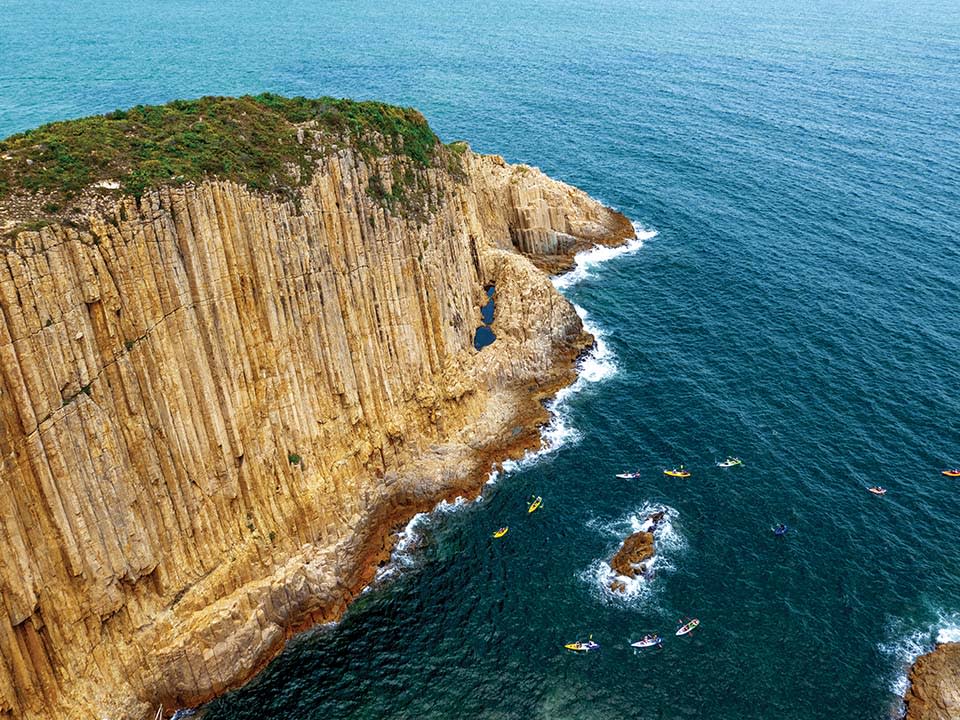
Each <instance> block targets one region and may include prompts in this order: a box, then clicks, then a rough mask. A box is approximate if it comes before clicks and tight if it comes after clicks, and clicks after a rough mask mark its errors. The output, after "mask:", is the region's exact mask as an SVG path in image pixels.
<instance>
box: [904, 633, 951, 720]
mask: <svg viewBox="0 0 960 720" xmlns="http://www.w3.org/2000/svg"><path fill="white" fill-rule="evenodd" d="M904 702H905V704H906V716H905V718H906V720H957V718H960V643H941V644H939V645H937V646H936V648H934V649H933V650H932V651H931V652H929V653H927V654H925V655H921V656H920V657H919V658H917V659H916V661H915V662H914V664H913V667H912V668H911V669H910V686H909V688H908V689H907V693H906V695H905V696H904Z"/></svg>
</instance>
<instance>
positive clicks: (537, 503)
mask: <svg viewBox="0 0 960 720" xmlns="http://www.w3.org/2000/svg"><path fill="white" fill-rule="evenodd" d="M542 504H543V498H542V497H540V496H539V495H537V499H536V500H534V501H533V502H532V503H530V507H528V508H527V512H528V513H532V512H533V511H534V510H536V509H537V508H539V507H540V505H542Z"/></svg>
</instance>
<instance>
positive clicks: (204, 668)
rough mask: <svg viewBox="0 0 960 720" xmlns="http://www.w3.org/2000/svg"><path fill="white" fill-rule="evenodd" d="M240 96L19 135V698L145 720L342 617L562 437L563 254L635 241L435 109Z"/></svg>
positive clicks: (15, 320) (11, 468)
mask: <svg viewBox="0 0 960 720" xmlns="http://www.w3.org/2000/svg"><path fill="white" fill-rule="evenodd" d="M215 100H217V102H211V103H208V104H207V105H203V104H202V103H203V102H204V101H197V103H199V104H196V105H191V104H183V105H182V107H181V108H177V107H174V110H173V111H170V110H168V108H170V107H171V106H166V108H160V109H159V111H157V112H155V110H157V109H153V108H137V109H135V111H130V113H123V114H122V115H121V114H115V115H113V116H107V117H106V118H96V119H92V120H95V122H92V121H90V122H88V121H75V123H74V124H71V123H61V124H58V125H57V126H50V127H49V128H41V129H39V130H38V131H35V132H34V133H32V134H30V133H28V134H25V135H24V136H17V137H14V138H10V139H8V140H7V141H4V142H3V143H2V144H0V231H2V232H3V237H0V250H2V254H3V259H2V261H0V310H2V321H0V543H2V552H0V589H2V596H3V608H2V616H0V651H2V652H0V655H2V662H0V716H3V715H6V716H12V717H17V718H26V719H29V720H33V719H34V718H73V717H97V718H107V717H108V718H112V719H118V718H143V717H152V715H153V712H154V711H155V709H156V707H157V706H158V705H160V704H163V705H164V706H165V707H167V708H173V707H178V706H188V705H193V704H196V703H198V702H201V701H204V700H206V699H209V698H210V697H212V696H214V695H216V694H218V693H221V692H223V691H224V690H226V689H228V688H230V687H233V686H236V685H237V684H239V683H242V682H243V681H244V680H246V679H247V678H249V677H250V676H251V675H252V674H253V673H255V672H256V671H257V670H258V669H259V668H260V667H262V665H263V664H264V663H265V662H266V661H268V660H269V659H270V658H271V657H272V656H273V655H274V654H275V653H276V652H278V650H279V649H280V648H281V647H282V645H283V643H284V641H285V639H286V638H287V637H289V636H290V635H291V634H292V633H294V632H296V631H297V630H298V629H301V628H303V627H306V626H308V625H310V624H313V623H317V622H323V621H329V620H332V619H335V618H337V617H338V616H339V614H340V613H341V612H342V611H343V609H344V608H345V606H346V604H347V603H348V602H349V601H350V600H351V599H352V598H353V597H354V596H355V595H356V593H357V592H359V590H360V589H361V588H362V587H363V586H364V585H365V584H366V583H368V582H369V581H370V579H371V578H372V576H373V574H374V572H375V569H376V565H377V563H378V562H381V561H382V560H383V559H384V558H385V557H386V556H387V554H388V553H389V550H390V545H391V542H392V540H391V531H392V530H393V529H395V528H396V527H397V525H398V523H402V522H403V521H405V520H406V519H407V518H409V517H410V516H411V515H413V514H414V513H415V512H418V511H421V510H425V509H428V508H430V507H432V506H433V505H434V504H435V503H436V502H438V501H439V500H440V499H443V498H450V497H452V496H454V495H457V494H461V493H469V492H476V490H477V488H478V487H479V485H480V484H481V482H482V479H483V477H484V476H485V475H486V473H487V472H488V471H489V469H490V467H491V464H492V463H494V462H495V461H497V460H500V459H503V458H505V457H508V456H511V455H516V454H517V453H520V452H522V451H523V450H524V449H525V448H527V447H529V446H530V445H531V444H535V443H536V442H537V433H536V427H537V425H538V423H542V422H543V421H544V419H545V411H544V410H543V407H542V401H543V400H544V399H545V398H546V397H548V396H549V395H550V394H552V393H553V392H555V390H556V389H557V388H558V387H560V386H561V385H562V384H564V383H566V382H569V380H570V379H571V376H572V363H573V360H574V359H575V357H576V356H577V354H578V353H580V352H581V351H582V350H583V349H584V348H585V347H588V346H589V344H590V343H591V338H590V337H589V335H587V334H586V333H585V332H584V331H583V328H582V326H581V324H580V321H579V319H578V317H577V315H576V313H575V312H574V311H573V308H572V306H571V305H570V303H569V302H568V301H567V300H565V299H564V298H563V297H562V296H561V295H559V294H558V293H557V292H556V290H555V289H554V287H553V286H552V284H551V283H550V281H549V279H548V276H547V275H546V274H545V272H544V270H550V271H554V270H557V269H559V268H562V267H564V266H565V265H567V264H569V262H570V259H571V257H572V254H573V253H574V252H575V251H576V250H578V249H580V248H583V247H586V246H589V245H591V244H594V243H598V242H599V243H618V242H622V241H624V240H625V239H627V238H628V237H631V236H632V233H633V231H632V228H631V226H630V224H629V223H628V222H627V221H626V219H625V218H624V217H623V216H622V215H620V214H618V213H616V212H614V211H611V210H609V209H607V208H605V207H603V206H601V205H600V204H598V203H596V202H595V201H593V200H592V199H590V198H589V197H588V196H586V195H585V194H584V193H582V192H580V191H578V190H576V189H574V188H571V187H569V186H567V185H564V184H562V183H559V182H556V181H554V180H551V179H550V178H548V177H546V176H545V175H543V174H542V173H541V172H539V171H538V170H536V169H534V168H530V167H527V166H522V165H519V166H513V165H509V164H507V163H505V162H504V161H503V160H502V159H501V158H499V157H493V156H481V155H477V154H475V153H473V152H471V151H470V150H469V148H467V147H466V146H465V145H463V144H458V145H454V146H444V145H442V144H441V143H440V142H439V141H438V140H437V139H436V137H435V136H434V135H433V134H432V132H431V131H430V130H429V127H428V126H427V125H426V123H425V121H423V120H422V118H421V117H420V116H419V115H417V114H415V113H412V111H402V112H399V111H397V109H395V108H389V107H388V106H379V105H376V104H356V105H355V104H349V103H347V104H344V103H345V101H303V100H301V99H298V100H296V101H288V100H285V99H283V98H275V97H273V96H261V97H260V98H242V99H239V100H236V101H232V100H231V101H226V100H224V99H215ZM336 103H341V104H340V105H336ZM184 108H185V109H184ZM330 108H334V111H333V114H331V112H332V111H331V110H330ZM165 113H166V114H165ZM184 113H186V114H187V115H188V116H189V115H190V114H191V113H192V116H191V117H187V120H186V124H185V125H184V127H180V125H177V123H181V121H183V117H182V116H183V114H184ZM398 113H399V114H398ZM158 118H159V119H158ZM398 118H399V119H398ZM88 120H90V119H88ZM84 122H88V124H87V125H84V124H83V123H84ZM151 123H153V124H152V125H151ZM210 126H214V128H215V132H213V133H211V131H210V130H209V127H210ZM157 128H159V129H160V130H159V131H157V132H155V131H156V130H157ZM157 133H159V134H160V135H162V137H160V136H158V134H157ZM191 143H192V144H191ZM117 148H120V149H121V150H122V152H120V151H118V150H117ZM278 148H279V150H278ZM198 158H200V159H201V160H202V162H200V161H198V160H197V159H198ZM490 285H494V286H495V287H496V315H495V318H494V323H493V329H494V331H495V332H496V338H497V339H496V341H495V342H494V343H493V344H492V345H490V346H489V347H486V348H484V349H483V350H481V351H477V350H475V349H474V347H473V342H472V340H473V334H474V331H475V329H476V328H477V327H478V326H479V325H481V324H482V320H481V317H480V307H481V305H482V304H484V303H485V302H486V294H485V292H484V288H485V287H488V286H490Z"/></svg>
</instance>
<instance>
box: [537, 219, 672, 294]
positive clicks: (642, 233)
mask: <svg viewBox="0 0 960 720" xmlns="http://www.w3.org/2000/svg"><path fill="white" fill-rule="evenodd" d="M633 229H634V232H635V233H636V235H637V236H636V237H635V238H633V239H632V240H630V241H628V242H627V243H626V244H624V245H618V246H617V247H607V246H606V245H594V246H593V247H592V248H590V249H589V250H584V251H583V252H580V253H577V254H576V256H575V257H574V258H573V262H574V268H573V270H571V271H570V272H567V273H564V274H563V275H557V276H556V277H554V278H553V286H554V287H555V288H557V290H565V289H567V288H569V287H573V286H574V285H576V284H577V283H580V282H582V281H584V280H586V279H587V278H589V277H593V273H592V272H590V271H591V270H593V269H594V268H595V267H597V266H598V265H602V264H603V263H605V262H609V261H610V260H613V259H614V258H618V257H620V256H622V255H632V254H633V253H635V252H636V251H637V250H639V249H640V248H642V247H643V243H644V241H646V240H649V239H651V238H653V237H656V235H657V231H656V230H648V229H647V228H645V227H643V226H642V225H640V223H633Z"/></svg>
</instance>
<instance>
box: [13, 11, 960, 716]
mask: <svg viewBox="0 0 960 720" xmlns="http://www.w3.org/2000/svg"><path fill="white" fill-rule="evenodd" d="M0 14H2V17H3V26H4V27H3V31H2V34H0V135H6V134H9V133H12V132H15V131H18V130H22V129H26V128H28V127H30V126H33V125H36V124H38V123H41V122H44V121H48V120H53V119H59V118H62V117H73V116H79V115H84V114H89V113H92V112H102V111H107V110H111V109H113V108H115V107H123V106H129V105H132V104H135V103H140V102H160V101H165V100H169V99H172V98H174V97H188V96H196V95H200V94H236V93H242V92H259V91H266V90H269V91H273V92H279V93H286V94H306V95H323V94H327V95H346V96H352V97H358V98H369V97H373V98H379V99H383V100H388V101H392V102H398V103H402V104H409V105H415V106H417V107H419V108H420V109H422V110H423V111H424V113H425V114H426V115H427V117H428V118H429V119H430V121H431V123H432V124H433V126H434V128H435V129H436V130H437V131H438V132H439V133H440V134H441V136H443V137H444V139H447V140H452V139H456V138H467V139H469V140H470V141H471V143H472V145H473V146H474V148H475V149H477V150H480V151H483V152H497V153H501V154H503V155H504V156H505V157H506V158H507V159H508V160H511V161H524V162H530V163H533V164H536V165H539V166H540V167H542V168H543V169H544V170H545V171H546V172H548V173H550V174H552V175H554V176H556V177H559V178H561V179H564V180H566V181H569V182H572V183H575V184H577V185H579V186H581V187H583V188H584V189H586V190H587V191H589V192H590V193H591V194H593V195H594V196H596V197H599V198H601V199H603V200H604V201H606V202H608V203H611V204H613V205H615V206H616V207H618V208H619V209H621V210H623V211H624V212H625V213H627V214H628V215H629V216H630V217H631V218H633V219H634V220H636V221H637V222H638V223H640V224H641V226H642V227H643V228H647V229H650V230H655V231H656V232H657V234H656V235H655V236H651V237H648V239H647V240H646V241H645V242H644V243H643V246H642V247H635V248H633V251H632V252H629V253H622V254H618V255H616V256H615V257H612V258H609V259H608V261H607V262H603V263H602V262H599V260H602V259H603V257H602V255H603V254H601V255H600V256H593V257H592V258H588V259H586V260H585V261H584V262H583V263H581V265H580V266H579V268H578V269H577V270H576V271H575V273H574V274H573V275H570V276H567V277H566V278H562V279H560V280H558V286H560V287H562V289H563V292H565V293H566V294H567V295H568V296H569V297H570V298H571V299H572V300H573V301H574V302H575V303H576V304H577V305H578V306H580V307H581V308H582V309H583V312H584V313H585V314H587V321H588V323H590V324H591V325H592V327H594V328H595V329H596V330H597V331H598V332H599V333H601V338H602V341H603V343H602V345H601V346H600V347H599V348H598V351H597V352H596V353H595V355H594V356H593V357H592V358H591V359H590V360H589V361H588V363H587V365H586V366H585V367H584V373H585V374H584V377H583V379H582V380H581V381H580V382H578V384H577V386H576V387H575V390H574V391H573V392H568V393H565V394H564V397H563V399H562V401H561V402H560V403H559V404H558V407H557V412H558V416H557V418H556V420H555V423H554V425H553V426H552V427H551V429H550V432H549V435H550V438H551V441H552V442H555V443H557V444H559V447H557V448H556V449H555V450H554V451H553V452H550V453H547V454H545V455H543V456H541V457H540V458H539V459H538V460H536V461H534V462H528V463H524V464H522V465H521V466H519V467H516V468H513V469H512V470H511V471H510V472H507V473H505V474H504V475H502V476H500V477H499V478H498V479H497V481H496V482H495V483H493V484H491V485H489V486H488V487H487V488H486V490H485V492H484V495H483V499H482V501H481V502H478V503H471V504H469V505H464V506H460V507H458V508H456V509H455V511H443V512H438V513H435V514H434V515H432V516H428V517H424V518H421V519H419V520H418V521H417V522H416V523H414V525H413V526H412V527H411V528H410V529H409V531H408V533H407V536H406V538H405V543H404V545H405V550H404V552H403V553H402V554H401V555H400V556H399V557H398V558H397V560H396V563H395V569H394V572H393V573H391V574H389V575H388V576H387V577H385V578H383V579H382V581H380V582H379V583H377V584H376V585H375V586H374V587H373V588H372V589H371V590H370V591H368V592H367V593H365V594H364V595H363V596H362V597H361V598H360V599H359V600H358V601H357V602H356V603H355V604H354V606H353V607H352V608H351V609H350V611H349V612H348V613H347V615H346V617H344V619H343V621H342V622H341V623H340V624H339V625H337V626H333V627H327V628H319V629H316V630H314V631H312V632H309V633H307V634H306V635H304V636H302V637H300V638H298V639H297V640H295V641H294V642H292V643H291V644H290V646H289V648H288V649H287V651H286V652H285V653H284V654H282V655H281V656H280V657H279V658H278V659H277V660H276V661H274V662H273V663H272V664H271V665H270V666H269V667H268V668H267V669H266V670H265V671H264V672H263V673H262V674H261V675H260V676H259V677H258V678H257V679H256V680H255V681H254V682H252V683H251V684H250V685H248V686H247V687H246V688H244V689H242V690H240V691H238V692H235V693H232V694H230V695H228V696H226V697H224V698H222V699H220V700H218V701H216V702H215V703H213V704H212V705H211V706H210V707H209V708H208V711H207V712H208V718H217V719H218V720H219V719H223V720H240V719H242V718H328V717H337V718H414V717H416V718H452V717H472V718H489V719H490V720H493V719H499V718H614V717H630V718H711V719H721V720H725V719H730V720H733V719H734V718H737V719H739V718H771V717H777V716H788V717H791V718H794V719H801V720H806V719H808V718H809V719H813V718H823V717H834V718H844V719H845V720H850V719H854V718H885V717H888V716H889V715H890V714H891V713H892V712H896V711H897V706H898V701H897V693H898V692H899V691H900V690H902V683H903V670H904V663H905V662H906V661H907V660H909V658H910V657H911V656H912V655H913V654H915V653H917V652H919V651H921V650H922V649H923V648H924V647H927V646H928V645H929V644H930V642H931V641H932V640H933V639H934V637H935V636H936V635H937V634H938V633H941V634H943V636H944V637H948V636H950V633H951V632H955V630H956V628H957V627H960V624H958V623H957V619H956V617H955V616H954V613H956V612H960V545H958V543H957V542H956V539H955V529H956V522H957V518H958V516H960V495H958V492H960V483H958V482H957V481H955V480H948V479H946V478H943V477H941V476H940V475H939V472H938V471H939V469H941V468H942V467H945V466H947V465H960V400H958V388H960V339H958V327H960V293H958V289H960V288H958V281H957V278H958V277H960V243H958V238H960V217H958V215H960V170H958V169H960V80H958V78H960V13H958V11H957V6H956V3H955V2H953V1H952V0H931V1H930V2H917V3H906V2H883V1H881V0H875V1H873V0H852V1H851V2H847V3H833V2H821V1H818V0H813V1H812V2H803V3H800V2H778V1H777V0H772V1H764V2H761V1H760V0H756V1H751V0H728V1H727V2H710V1H708V2H696V3H695V2H688V1H684V0H681V1H679V2H671V3H666V2H662V3H661V2H647V3H642V2H637V1H635V0H623V1H621V2H607V1H606V0H599V1H595V2H591V3H585V2H577V1H571V2H559V1H556V0H555V1H549V0H539V1H530V0H516V1H514V2H509V3H506V2H485V1H484V0H481V1H480V2H471V3H460V2H452V3H450V2H446V3H439V2H432V1H430V0H420V1H418V2H412V1H410V0H396V1H393V2H386V3H383V2H368V1H367V0H356V1H353V2H347V1H346V0H332V1H330V2H306V1H305V0H291V1H290V2H285V3H263V2H248V1H244V2H239V0H221V1H220V2H216V3H214V2H205V1H199V0H198V1H195V2H194V1H191V2H187V1H185V0H171V1H169V2H164V3H126V2H124V3H121V2H118V1H116V0H99V1H98V2H92V1H90V0H80V1H78V2H74V3H69V4H67V3H60V2H52V1H43V0H37V1H36V2H31V3H20V2H11V1H10V0H0ZM495 329H496V324H495V323H494V330H495ZM728 453H729V454H735V455H739V456H740V457H742V458H743V459H744V466H743V467H740V468H732V469H728V470H721V469H719V468H717V467H715V462H716V461H717V460H720V459H722V458H723V457H725V456H726V455H727V454H728ZM679 463H685V464H686V465H687V467H688V468H690V469H691V471H692V473H693V475H692V477H691V478H689V479H687V480H677V479H671V478H666V477H664V476H663V475H662V474H661V470H662V468H664V467H668V466H673V465H676V464H679ZM636 468H639V469H640V470H641V471H642V472H643V475H642V477H641V478H640V479H638V480H632V481H628V480H617V479H615V478H614V474H615V473H617V472H621V471H624V470H628V469H629V470H632V469H636ZM873 484H882V485H884V486H885V487H887V488H889V493H888V494H887V496H886V497H884V498H878V497H874V496H872V495H870V494H869V493H867V492H866V489H865V488H866V487H867V486H869V485H873ZM531 494H536V495H542V496H543V498H544V506H543V509H542V510H540V511H538V512H537V513H535V514H534V515H531V516H528V515H527V514H526V504H525V502H526V500H527V499H528V498H529V497H530V495H531ZM655 508H660V509H665V510H667V511H668V516H669V526H668V528H667V530H668V531H667V532H664V533H663V534H662V535H661V540H660V546H659V553H660V555H659V559H658V561H657V571H656V576H655V578H654V579H653V580H652V581H651V582H649V583H646V584H637V585H633V586H631V587H630V588H629V592H628V594H627V596H626V597H624V598H617V597H614V596H613V595H611V594H609V593H607V592H605V591H604V590H603V589H602V587H603V582H602V580H603V578H604V577H605V573H606V572H607V569H606V568H605V566H604V564H603V563H604V562H605V561H606V560H608V559H609V558H610V556H611V554H612V553H613V551H614V550H615V548H616V546H617V543H618V540H619V539H620V538H622V537H623V536H624V535H625V534H626V533H628V532H630V531H631V529H632V528H635V527H637V526H638V523H640V522H641V521H642V520H643V518H644V517H645V513H647V512H650V511H651V510H652V509H655ZM781 521H782V522H785V523H787V524H788V525H789V526H791V528H793V530H792V531H791V533H790V534H789V535H788V536H787V537H786V538H783V539H780V540H777V539H775V538H773V537H772V534H771V532H770V527H771V525H773V524H774V523H776V522H781ZM501 525H509V526H510V532H509V534H508V535H507V536H506V537H505V538H504V539H502V540H494V539H492V538H491V537H490V533H491V531H492V530H493V529H495V528H497V527H499V526H501ZM687 615H690V616H694V615H695V616H697V617H699V618H700V619H701V621H702V626H701V628H700V629H699V630H698V631H697V632H696V633H694V636H693V637H692V638H684V639H678V638H675V637H673V630H674V629H675V627H676V621H677V620H678V618H680V617H681V616H687ZM649 631H659V632H661V633H665V634H667V636H668V637H667V642H666V644H665V646H664V649H663V650H662V651H656V650H654V651H646V652H645V653H643V654H634V653H633V652H632V651H631V649H630V648H629V642H631V641H633V640H636V639H638V638H639V637H640V636H641V635H642V634H643V633H645V632H649ZM591 633H592V635H593V637H594V639H595V640H597V641H599V642H600V644H601V646H602V647H601V650H600V651H599V652H597V653H592V654H590V655H588V656H574V655H571V654H569V653H566V652H564V651H563V649H562V645H563V643H565V642H568V641H570V640H573V639H576V638H586V637H587V636H588V635H590V634H591Z"/></svg>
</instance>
